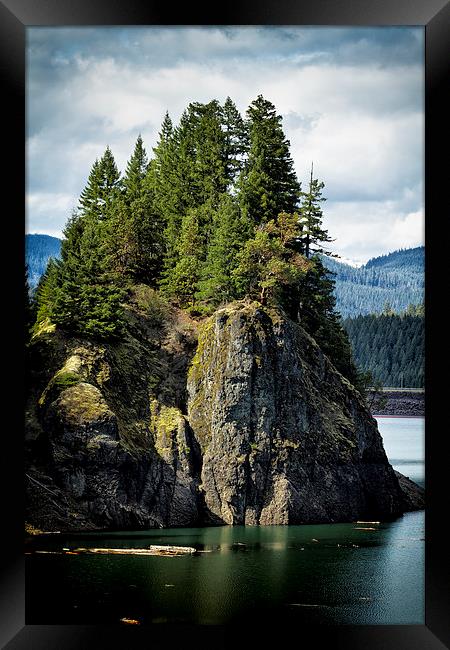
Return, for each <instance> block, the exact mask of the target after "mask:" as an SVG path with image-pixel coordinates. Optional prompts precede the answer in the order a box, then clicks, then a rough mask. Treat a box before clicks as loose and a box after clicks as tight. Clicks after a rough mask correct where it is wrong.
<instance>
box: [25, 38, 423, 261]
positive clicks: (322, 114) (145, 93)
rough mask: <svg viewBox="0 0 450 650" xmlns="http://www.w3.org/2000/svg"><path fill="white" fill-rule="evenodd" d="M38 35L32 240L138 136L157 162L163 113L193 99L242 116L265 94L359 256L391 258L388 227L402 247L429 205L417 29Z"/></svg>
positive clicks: (31, 97)
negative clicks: (102, 163) (100, 165)
mask: <svg viewBox="0 0 450 650" xmlns="http://www.w3.org/2000/svg"><path fill="white" fill-rule="evenodd" d="M327 30H328V31H327ZM30 33H31V38H29V59H28V61H29V70H28V82H27V116H28V132H29V138H28V142H27V181H28V192H29V195H30V199H29V201H28V222H27V227H28V228H29V229H31V230H32V231H40V232H48V231H49V230H52V231H54V232H56V231H57V230H58V229H59V230H61V229H62V227H63V226H64V224H65V222H66V220H67V218H68V216H69V215H70V210H71V208H72V206H74V205H76V203H77V201H78V196H79V193H80V192H81V190H82V188H83V187H84V184H85V182H86V179H87V176H88V174H89V171H90V168H91V166H92V163H93V161H94V160H95V158H96V157H99V156H101V155H102V153H103V152H104V150H105V148H106V145H109V146H110V147H111V149H112V151H113V153H114V156H115V158H116V162H117V164H118V166H119V168H120V169H122V170H123V169H124V168H125V165H126V161H127V159H128V158H129V156H130V155H131V153H132V150H133V146H134V142H135V140H136V137H137V135H138V133H141V134H142V137H143V139H144V144H145V146H146V148H147V152H148V153H149V154H150V155H151V148H152V146H154V144H155V143H156V140H157V134H158V131H159V128H160V125H161V121H162V119H163V116H164V113H165V111H166V110H167V109H168V110H169V112H170V114H171V116H172V118H173V120H174V121H175V122H177V121H178V119H179V118H180V116H181V113H182V111H183V110H184V108H185V107H186V106H187V104H188V103H189V102H190V101H200V102H206V101H209V100H211V99H213V98H217V99H219V101H224V100H225V98H226V97H227V96H228V95H229V96H230V97H231V98H232V99H233V100H234V101H235V102H236V105H237V106H238V108H239V109H240V110H241V112H245V110H246V108H247V107H248V105H249V103H250V102H251V101H252V100H253V99H255V98H256V96H257V95H258V94H259V93H262V94H263V95H264V96H265V97H267V98H268V99H270V100H271V101H272V102H274V104H275V106H276V108H277V111H278V112H279V113H281V114H282V115H283V116H284V117H285V120H284V128H285V132H286V135H287V137H288V138H289V139H290V141H291V152H292V155H293V158H294V161H295V165H296V169H297V173H298V175H299V178H300V179H301V180H302V181H303V183H305V181H306V179H307V177H308V170H309V167H310V164H311V161H314V165H315V170H316V172H317V174H318V176H319V178H320V179H321V180H323V181H324V182H325V191H324V195H325V196H327V197H328V201H327V202H326V203H325V204H324V211H325V214H326V215H327V217H326V218H327V219H330V224H331V222H333V228H331V226H330V230H332V231H333V234H336V233H337V232H338V233H339V246H341V250H342V251H344V250H347V251H355V250H356V248H357V247H358V246H361V247H362V250H364V251H368V250H369V249H370V251H374V254H377V252H378V250H379V251H380V252H381V251H383V252H385V246H386V245H387V242H386V241H385V239H384V233H385V232H387V231H389V232H391V234H392V237H393V238H394V239H393V241H394V240H395V242H396V243H395V246H397V244H398V247H402V246H405V245H409V244H406V242H409V241H413V240H414V241H416V240H417V237H418V234H417V232H416V230H417V228H416V226H414V224H417V217H414V215H415V214H420V213H421V211H422V209H423V188H422V176H423V106H422V100H423V97H422V90H423V67H422V66H421V65H420V64H419V63H418V52H420V51H421V47H422V45H423V43H422V41H421V40H420V38H419V39H418V40H417V34H416V33H415V32H414V31H411V30H409V31H408V30H405V29H403V30H401V29H399V30H395V29H386V30H381V31H380V30H378V31H377V30H370V29H363V30H362V31H361V32H358V31H357V30H352V29H348V28H336V29H334V28H330V29H328V28H324V29H319V28H310V29H301V30H297V29H295V28H283V29H282V28H280V29H268V28H262V29H258V28H243V29H241V30H239V29H228V30H227V29H220V28H212V29H203V30H199V29H196V28H183V29H177V28H174V29H159V28H138V29H136V30H134V31H133V30H130V29H129V30H124V29H121V30H120V29H118V30H109V31H108V30H103V31H102V30H99V31H96V30H95V29H92V28H89V29H86V30H85V29H84V28H83V29H81V28H80V29H76V30H74V29H64V28H57V29H53V31H52V30H48V29H47V30H45V29H43V28H35V29H34V28H33V29H31V32H30V30H29V34H30ZM393 54H395V57H394V58H393ZM63 197H64V198H63ZM367 210H368V212H367ZM348 215H353V216H352V219H351V223H352V227H349V226H348ZM408 215H413V216H408ZM356 216H358V218H356ZM361 219H367V222H364V223H363V222H361V223H360V221H361ZM374 222H376V223H377V224H378V225H377V227H376V228H374V227H373V223H374ZM402 224H403V225H402ZM414 228H416V230H414ZM413 232H415V233H416V234H415V235H414V237H415V239H414V237H412V235H411V233H413ZM402 237H404V242H405V243H402V242H401V241H400V240H401V238H402ZM368 242H370V243H368ZM336 245H338V242H336ZM377 246H378V249H377V250H375V249H376V248H377ZM392 246H394V244H392ZM392 246H391V248H392ZM345 254H346V255H347V256H348V257H355V256H356V257H362V254H361V255H357V254H355V253H354V252H353V253H352V254H350V253H345ZM365 254H366V253H364V255H365ZM367 254H369V253H367ZM371 255H372V252H370V254H369V256H371Z"/></svg>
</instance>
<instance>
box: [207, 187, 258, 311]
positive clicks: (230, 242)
mask: <svg viewBox="0 0 450 650" xmlns="http://www.w3.org/2000/svg"><path fill="white" fill-rule="evenodd" d="M249 236H250V225H249V224H248V222H246V221H245V218H244V217H242V216H241V214H240V211H239V206H238V204H237V202H236V201H235V200H234V199H233V198H232V197H230V196H229V195H226V194H225V195H223V197H222V199H221V202H220V205H219V208H218V210H217V212H216V213H215V215H214V222H213V232H212V235H211V238H210V240H209V245H208V249H207V251H208V252H207V257H206V262H205V264H204V265H203V269H202V273H201V278H200V281H199V283H198V287H199V290H198V292H197V293H196V298H197V299H198V300H199V301H203V302H206V303H209V304H211V305H213V306H217V305H219V304H221V303H225V302H229V301H231V300H233V299H234V298H236V296H237V295H238V292H237V287H236V283H235V279H234V277H233V271H234V270H235V268H236V267H237V264H238V253H239V251H240V250H241V248H242V246H243V244H244V242H245V241H246V239H248V237H249Z"/></svg>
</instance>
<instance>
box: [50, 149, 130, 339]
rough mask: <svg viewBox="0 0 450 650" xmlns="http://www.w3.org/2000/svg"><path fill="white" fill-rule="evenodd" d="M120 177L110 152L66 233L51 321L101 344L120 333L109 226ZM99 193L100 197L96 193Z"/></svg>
mask: <svg viewBox="0 0 450 650" xmlns="http://www.w3.org/2000/svg"><path fill="white" fill-rule="evenodd" d="M119 180H120V175H119V172H118V170H117V166H116V164H115V161H114V158H113V156H112V153H111V151H110V149H109V147H108V148H107V149H106V151H105V154H104V156H103V157H102V159H101V160H100V161H99V162H96V163H94V167H93V170H92V171H91V175H90V177H89V180H88V185H87V187H86V189H85V191H84V192H83V193H82V196H81V198H80V209H79V212H78V214H74V215H72V218H71V219H69V222H68V224H67V226H66V228H65V230H64V239H63V242H62V245H61V264H60V268H59V269H58V286H57V288H56V290H55V293H54V298H53V300H52V305H51V320H52V322H53V323H55V324H56V325H57V326H59V327H61V328H62V329H65V330H67V331H71V332H75V333H78V334H81V335H86V336H90V337H94V338H99V339H108V338H114V337H115V336H118V335H119V334H120V333H121V330H122V307H121V300H122V299H123V295H124V293H123V288H122V284H123V279H122V278H120V277H119V276H118V275H117V273H115V272H114V269H113V268H112V267H111V255H110V254H109V249H110V223H111V214H112V208H113V206H114V204H115V202H116V201H117V200H118V198H119ZM96 192H97V194H96Z"/></svg>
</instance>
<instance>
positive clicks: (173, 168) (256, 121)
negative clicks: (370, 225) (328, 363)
mask: <svg viewBox="0 0 450 650" xmlns="http://www.w3.org/2000/svg"><path fill="white" fill-rule="evenodd" d="M289 148H290V144H289V141H288V140H287V139H286V138H285V135H284V133H283V129H282V124H281V117H280V116H279V115H277V113H276V110H275V107H274V105H273V104H272V103H271V102H269V101H267V100H266V99H264V98H263V97H262V96H261V95H259V96H258V97H257V99H256V100H255V101H254V102H252V103H251V105H250V107H249V108H248V111H247V119H246V120H243V119H242V117H241V115H240V114H239V111H238V110H237V108H236V106H235V104H234V103H233V102H232V100H231V99H230V98H227V99H226V101H225V103H224V104H223V105H221V104H220V103H219V102H218V101H217V100H212V101H210V102H208V103H200V102H192V103H190V104H189V105H188V107H187V108H186V110H185V111H184V112H183V114H182V116H181V119H180V121H179V123H178V125H174V124H173V123H172V120H171V118H170V116H169V114H168V113H166V115H165V117H164V120H163V123H162V126H161V130H160V133H159V139H158V142H157V144H156V146H155V147H154V148H153V159H152V160H150V161H148V158H147V153H146V150H145V147H144V144H143V140H142V138H141V136H140V135H139V136H138V138H137V140H136V144H135V147H134V151H133V153H132V155H131V157H130V159H129V161H128V163H127V166H126V169H125V172H124V175H123V177H122V178H121V175H120V173H119V171H118V169H117V166H116V163H115V161H114V157H113V155H112V153H111V150H110V149H109V147H107V149H106V151H105V153H104V155H103V156H102V158H101V159H100V160H96V161H95V162H94V165H93V167H92V169H91V171H90V174H89V177H88V180H87V184H86V187H85V188H84V190H83V191H82V193H81V196H80V201H79V208H78V210H77V211H76V212H75V213H74V214H73V215H72V217H71V218H70V219H69V221H68V223H67V226H66V228H65V231H64V240H63V242H62V246H61V259H60V260H59V261H51V262H50V263H49V265H48V267H47V270H46V272H45V274H44V275H43V277H42V279H41V283H40V285H39V287H38V290H37V293H36V312H37V324H36V327H40V326H41V325H42V324H43V323H47V322H48V323H51V324H53V325H56V326H57V327H59V328H62V329H64V330H67V331H70V332H73V333H75V334H77V335H81V336H87V337H91V338H94V339H106V340H109V339H115V338H119V337H120V336H121V335H122V333H123V327H124V323H125V319H124V315H123V307H124V302H125V301H128V302H129V303H130V305H131V308H134V309H138V310H139V311H141V312H142V311H143V312H144V313H146V315H147V317H148V318H150V319H152V321H153V323H154V325H155V326H160V327H163V326H164V322H165V320H166V314H167V313H168V312H167V309H168V306H167V303H166V302H165V299H162V298H161V297H159V296H158V294H157V292H156V291H155V289H156V287H160V288H161V292H162V293H163V294H164V296H166V297H167V299H168V300H170V301H171V302H172V303H174V304H176V305H178V306H180V307H182V308H184V309H187V310H188V311H190V312H191V313H192V314H196V315H202V314H206V313H209V312H211V311H212V310H213V309H214V308H216V307H217V306H218V305H221V304H224V303H227V302H229V301H232V300H234V299H236V298H240V297H243V296H248V297H249V298H252V299H253V298H254V299H257V300H259V301H260V302H262V303H263V304H264V303H271V304H280V305H282V306H283V308H284V309H286V310H287V311H288V313H289V314H290V315H291V317H292V318H294V319H297V320H299V321H300V322H301V323H302V324H303V325H304V326H305V328H306V329H307V330H308V331H309V333H310V334H311V335H312V336H313V337H314V338H315V339H316V341H317V342H318V344H319V345H320V346H321V347H322V348H323V349H324V351H325V352H326V353H327V354H328V355H329V356H330V358H331V359H332V361H333V362H334V364H335V365H336V367H337V368H338V369H339V370H340V371H341V372H342V373H343V374H345V375H346V376H347V377H348V378H349V379H350V380H352V379H354V380H355V381H356V380H357V377H356V371H355V369H354V366H353V365H352V361H351V353H350V347H349V343H348V338H347V336H346V333H345V331H344V330H343V328H342V326H341V324H340V321H339V318H338V315H337V314H336V312H335V303H334V297H333V288H334V284H333V281H332V280H331V278H330V276H329V275H328V272H327V271H326V270H325V268H324V267H323V265H322V264H321V262H320V260H319V258H318V257H317V255H316V256H313V255H312V254H313V253H315V252H318V251H323V248H322V244H323V243H325V242H328V241H330V238H329V237H328V233H327V232H326V231H325V230H324V229H323V227H322V216H323V215H322V209H321V204H322V202H323V201H324V200H325V199H324V198H322V189H323V183H321V182H319V181H318V180H317V179H313V175H312V170H311V180H310V184H309V189H308V191H307V192H304V193H301V188H300V183H299V182H298V180H297V177H296V174H295V172H294V166H293V160H292V157H291V154H290V151H289ZM300 197H301V198H302V201H301V205H300V203H299V201H300ZM145 287H146V288H145Z"/></svg>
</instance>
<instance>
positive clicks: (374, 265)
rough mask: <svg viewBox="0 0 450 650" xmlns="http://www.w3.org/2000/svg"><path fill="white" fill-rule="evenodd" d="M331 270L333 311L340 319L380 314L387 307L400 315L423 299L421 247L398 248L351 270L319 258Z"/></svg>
mask: <svg viewBox="0 0 450 650" xmlns="http://www.w3.org/2000/svg"><path fill="white" fill-rule="evenodd" d="M322 261H323V263H324V265H325V266H326V267H327V268H328V269H329V270H330V271H333V273H334V274H335V275H334V281H335V285H336V288H335V295H336V309H337V311H339V313H340V314H341V316H342V317H343V318H348V317H354V316H358V315H359V314H363V315H365V314H380V313H382V312H383V310H384V309H385V307H386V305H387V304H388V305H389V306H390V308H391V309H392V310H393V311H394V312H396V313H400V312H402V311H404V310H405V309H407V307H408V306H409V305H411V304H413V305H419V304H422V303H423V300H424V286H425V275H424V272H425V247H424V246H418V247H416V248H409V249H402V250H398V251H394V252H392V253H389V254H387V255H381V256H380V257H374V258H372V259H370V260H369V261H368V262H367V263H366V264H364V266H361V267H358V268H357V267H354V266H350V265H349V264H345V263H342V262H339V261H338V260H336V259H335V258H330V257H326V256H323V257H322Z"/></svg>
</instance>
